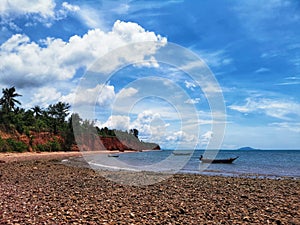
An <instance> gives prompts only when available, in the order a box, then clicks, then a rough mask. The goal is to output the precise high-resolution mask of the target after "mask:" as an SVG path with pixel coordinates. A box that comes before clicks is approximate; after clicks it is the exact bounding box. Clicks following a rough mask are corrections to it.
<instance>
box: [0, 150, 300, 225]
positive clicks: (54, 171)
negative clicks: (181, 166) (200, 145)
mask: <svg viewBox="0 0 300 225" xmlns="http://www.w3.org/2000/svg"><path fill="white" fill-rule="evenodd" d="M72 154H73V153H72ZM74 154H75V153H74ZM75 155H76V154H75ZM56 156H57V157H56ZM56 156H53V154H52V156H51V157H50V156H49V155H48V156H45V157H42V156H39V158H38V159H36V158H30V160H28V158H27V160H24V158H23V159H22V160H21V158H22V157H21V156H19V157H21V158H18V159H17V160H12V161H10V162H6V163H0V184H1V185H0V224H300V198H299V196H300V181H299V180H293V179H280V180H274V179H273V180H271V179H250V178H234V177H217V176H216V177H213V176H202V175H191V174H177V175H174V176H172V177H170V178H169V179H167V180H164V181H162V182H159V183H156V184H153V185H148V186H128V185H121V184H118V183H114V182H112V181H110V180H108V179H106V178H104V177H103V176H102V174H101V173H98V172H95V171H94V170H91V169H89V168H82V167H72V166H66V165H62V164H61V163H60V160H61V159H62V155H59V154H57V155H56ZM49 157H50V158H49ZM64 157H69V156H64ZM72 157H74V155H72ZM55 158H58V159H59V160H55ZM14 161H15V162H14ZM120 174H121V175H122V173H120Z"/></svg>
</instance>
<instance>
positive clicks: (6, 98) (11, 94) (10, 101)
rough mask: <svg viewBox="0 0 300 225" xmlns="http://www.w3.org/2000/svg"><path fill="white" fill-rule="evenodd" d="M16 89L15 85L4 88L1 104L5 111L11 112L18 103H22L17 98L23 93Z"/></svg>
mask: <svg viewBox="0 0 300 225" xmlns="http://www.w3.org/2000/svg"><path fill="white" fill-rule="evenodd" d="M15 91H16V88H15V87H14V86H13V87H11V88H5V89H2V93H3V96H2V98H1V99H0V105H2V109H3V110H4V111H5V112H11V111H12V110H15V105H16V104H19V105H21V102H19V101H18V100H16V99H15V98H16V97H19V96H22V95H20V94H18V93H15Z"/></svg>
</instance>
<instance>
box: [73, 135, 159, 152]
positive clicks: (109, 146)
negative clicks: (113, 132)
mask: <svg viewBox="0 0 300 225" xmlns="http://www.w3.org/2000/svg"><path fill="white" fill-rule="evenodd" d="M76 141H77V144H78V146H77V149H78V150H79V148H80V150H83V151H94V150H119V151H128V150H129V151H142V150H160V146H159V145H158V144H155V143H147V142H141V141H140V140H139V139H137V138H127V139H124V138H122V137H99V136H98V137H95V136H93V135H86V134H85V135H83V136H82V137H77V140H76ZM78 147H79V148H78Z"/></svg>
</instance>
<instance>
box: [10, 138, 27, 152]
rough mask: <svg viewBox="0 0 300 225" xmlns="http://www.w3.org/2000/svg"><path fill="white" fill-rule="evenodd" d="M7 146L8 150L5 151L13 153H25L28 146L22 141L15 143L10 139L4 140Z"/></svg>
mask: <svg viewBox="0 0 300 225" xmlns="http://www.w3.org/2000/svg"><path fill="white" fill-rule="evenodd" d="M6 143H7V145H8V149H6V151H14V152H26V151H28V146H27V145H26V144H25V143H23V142H22V141H16V140H14V139H12V138H9V139H7V140H6Z"/></svg>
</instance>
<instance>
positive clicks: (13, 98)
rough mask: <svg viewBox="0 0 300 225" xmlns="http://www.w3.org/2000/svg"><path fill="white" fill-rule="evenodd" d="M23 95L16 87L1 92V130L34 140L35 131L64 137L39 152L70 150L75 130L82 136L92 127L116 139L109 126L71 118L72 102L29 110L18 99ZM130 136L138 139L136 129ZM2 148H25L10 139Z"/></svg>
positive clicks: (76, 117)
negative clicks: (97, 125) (14, 132)
mask: <svg viewBox="0 0 300 225" xmlns="http://www.w3.org/2000/svg"><path fill="white" fill-rule="evenodd" d="M21 96H22V95H21V94H19V93H17V92H16V88H15V87H14V86H13V87H10V88H4V89H2V97H1V98H0V130H4V131H6V132H12V131H14V130H16V131H18V132H19V133H20V134H25V135H26V136H28V138H31V139H32V138H34V137H32V135H31V133H32V132H37V133H40V132H49V133H51V134H53V135H59V136H60V137H62V139H63V143H61V142H58V141H52V142H49V144H47V145H46V146H37V148H38V149H37V150H39V151H57V150H65V151H68V150H70V149H71V146H72V145H73V144H75V138H74V129H76V130H77V132H80V133H81V132H85V131H86V130H89V129H90V128H93V129H94V128H96V130H97V133H98V135H99V136H102V137H111V136H116V134H115V130H111V129H108V128H107V127H104V128H101V129H100V128H98V127H96V126H95V123H94V121H90V120H83V119H82V118H80V116H79V115H78V114H77V113H73V114H72V115H71V116H69V115H70V107H71V106H70V104H69V103H65V102H58V103H56V104H50V105H49V106H48V107H46V108H41V107H40V106H38V105H36V106H34V107H32V108H30V109H27V110H26V109H24V108H21V102H20V101H19V100H18V99H17V98H18V97H21ZM68 116H69V117H68ZM126 133H127V132H126ZM129 134H132V135H134V136H135V137H136V138H138V130H137V129H131V130H130V131H129ZM0 145H1V146H2V149H1V146H0V151H1V150H2V151H7V150H16V149H21V150H22V151H24V150H25V146H24V145H22V143H19V142H16V141H15V140H11V139H9V140H6V142H5V143H4V140H2V139H1V137H0ZM3 146H6V147H3ZM21 150H20V151H21Z"/></svg>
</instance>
